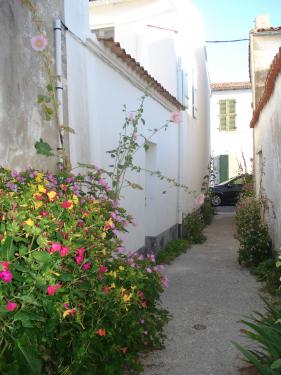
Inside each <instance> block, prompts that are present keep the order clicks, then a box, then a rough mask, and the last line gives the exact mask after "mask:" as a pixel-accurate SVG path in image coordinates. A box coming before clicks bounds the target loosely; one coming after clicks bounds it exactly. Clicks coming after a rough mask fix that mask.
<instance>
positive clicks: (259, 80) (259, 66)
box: [251, 32, 281, 105]
mask: <svg viewBox="0 0 281 375" xmlns="http://www.w3.org/2000/svg"><path fill="white" fill-rule="evenodd" d="M280 45H281V33H279V32H278V33H276V32H273V33H271V34H269V33H268V34H263V33H256V34H254V35H253V46H252V48H253V51H252V57H251V59H252V61H251V63H252V64H253V67H254V81H255V87H254V95H255V105H257V104H258V102H259V100H260V98H261V96H262V94H263V92H264V84H265V80H266V77H267V74H268V71H269V68H270V65H271V63H272V60H273V58H274V56H275V55H276V54H277V53H278V50H279V47H280Z"/></svg>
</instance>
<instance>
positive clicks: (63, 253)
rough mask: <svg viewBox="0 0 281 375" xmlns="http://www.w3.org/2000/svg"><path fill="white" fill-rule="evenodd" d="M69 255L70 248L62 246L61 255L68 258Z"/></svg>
mask: <svg viewBox="0 0 281 375" xmlns="http://www.w3.org/2000/svg"><path fill="white" fill-rule="evenodd" d="M68 253H69V248H68V247H67V246H62V247H61V249H60V255H61V256H62V257H66V256H67V255H68Z"/></svg>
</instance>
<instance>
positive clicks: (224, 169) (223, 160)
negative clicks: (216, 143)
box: [220, 155, 229, 182]
mask: <svg viewBox="0 0 281 375" xmlns="http://www.w3.org/2000/svg"><path fill="white" fill-rule="evenodd" d="M228 170H229V162H228V155H220V182H222V181H226V180H228V176H229V172H228Z"/></svg>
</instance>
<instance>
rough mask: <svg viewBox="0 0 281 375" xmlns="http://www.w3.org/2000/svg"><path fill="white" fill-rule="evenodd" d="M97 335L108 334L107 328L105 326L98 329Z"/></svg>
mask: <svg viewBox="0 0 281 375" xmlns="http://www.w3.org/2000/svg"><path fill="white" fill-rule="evenodd" d="M97 335H98V336H105V335H106V330H105V329H104V328H100V329H98V330H97Z"/></svg>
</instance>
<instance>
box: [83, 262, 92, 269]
mask: <svg viewBox="0 0 281 375" xmlns="http://www.w3.org/2000/svg"><path fill="white" fill-rule="evenodd" d="M82 268H83V270H85V271H89V269H90V268H91V263H89V262H88V263H85V264H84V265H83V267H82Z"/></svg>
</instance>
